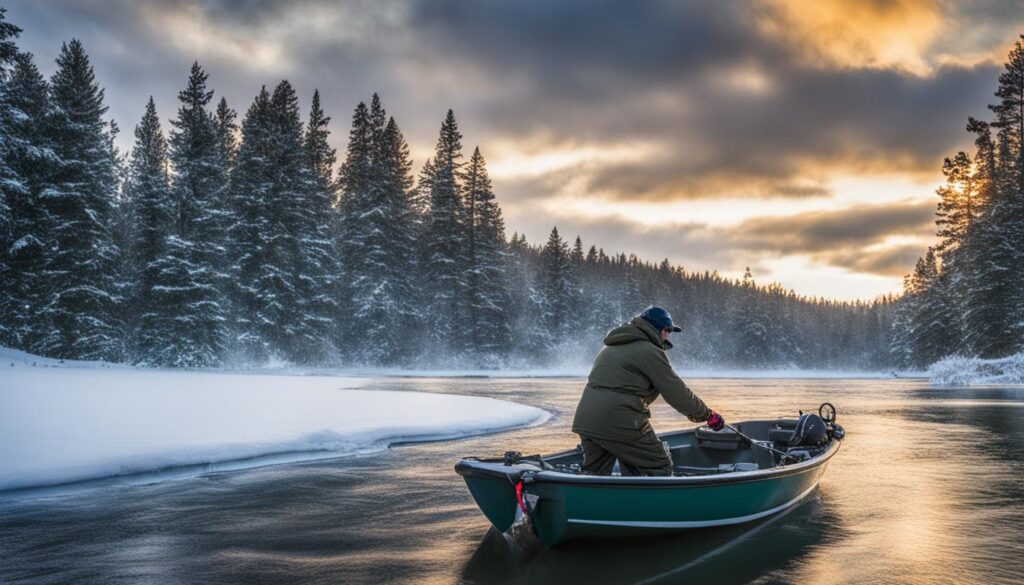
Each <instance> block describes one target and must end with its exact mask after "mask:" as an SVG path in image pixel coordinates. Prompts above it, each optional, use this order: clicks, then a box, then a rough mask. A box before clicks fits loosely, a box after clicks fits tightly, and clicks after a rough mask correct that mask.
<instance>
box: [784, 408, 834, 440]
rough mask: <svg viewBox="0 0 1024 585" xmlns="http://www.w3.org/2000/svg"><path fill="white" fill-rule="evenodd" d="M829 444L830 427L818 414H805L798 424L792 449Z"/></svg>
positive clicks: (794, 432)
mask: <svg viewBox="0 0 1024 585" xmlns="http://www.w3.org/2000/svg"><path fill="white" fill-rule="evenodd" d="M827 442H828V425H826V424H825V421H823V420H821V417H820V416H818V415H816V414H804V415H801V416H800V420H799V421H797V423H796V429H795V430H794V431H793V439H792V440H791V441H790V442H789V446H790V447H820V446H821V445H824V444H825V443H827Z"/></svg>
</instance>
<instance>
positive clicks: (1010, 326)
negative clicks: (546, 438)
mask: <svg viewBox="0 0 1024 585" xmlns="http://www.w3.org/2000/svg"><path fill="white" fill-rule="evenodd" d="M1005 69H1006V70H1005V71H1004V72H1003V74H1001V75H1000V76H999V88H998V89H997V90H996V97H998V98H1000V101H999V103H997V104H995V105H992V106H989V108H990V109H991V110H992V111H993V112H994V113H995V120H994V121H993V122H992V124H991V126H992V127H993V128H996V129H998V133H997V139H996V156H995V176H994V179H995V180H994V185H993V188H992V193H991V197H990V198H989V200H988V201H987V202H986V203H985V206H984V208H983V211H982V214H983V216H982V218H981V220H980V221H979V222H978V225H977V232H978V234H977V245H978V249H979V250H984V254H980V255H978V256H977V257H976V258H975V261H976V262H978V263H979V264H978V266H977V270H978V273H977V275H976V276H975V278H974V279H972V280H973V282H972V284H973V287H972V290H971V291H970V297H971V301H970V302H971V304H972V305H973V307H972V312H974V316H973V317H974V319H975V324H974V325H973V326H972V327H971V328H973V329H974V330H975V331H977V330H978V329H979V328H983V329H984V330H985V332H986V333H985V334H983V335H976V334H975V335H970V334H969V336H970V337H971V338H972V339H973V341H974V344H975V345H974V347H973V349H974V350H975V351H976V352H977V353H978V354H980V355H981V356H983V357H1001V356H1005V355H1009V354H1011V353H1014V352H1016V351H1020V349H1021V348H1022V345H1024V332H1022V328H1024V325H1022V324H1024V296H1022V291H1024V280H1022V279H1024V272H1022V271H1020V270H1017V269H1015V267H1017V266H1020V265H1021V264H1022V262H1024V246H1021V242H1024V46H1022V45H1021V42H1020V41H1018V42H1017V43H1016V44H1015V45H1014V48H1013V49H1012V50H1011V51H1010V55H1009V60H1008V62H1007V63H1006V66H1005ZM982 316H983V317H982ZM979 319H981V321H982V322H981V323H978V322H977V321H978V320H979Z"/></svg>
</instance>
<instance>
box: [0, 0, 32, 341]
mask: <svg viewBox="0 0 1024 585" xmlns="http://www.w3.org/2000/svg"><path fill="white" fill-rule="evenodd" d="M6 12H7V9H6V8H2V7H0V344H4V345H19V344H20V342H21V338H22V332H23V329H24V325H23V324H22V323H18V322H17V321H19V320H21V319H23V318H24V316H25V313H26V312H27V311H26V308H27V306H28V305H27V299H26V298H25V295H26V293H27V289H26V285H25V283H24V282H19V281H21V280H23V279H21V278H20V274H19V272H20V271H19V270H18V268H16V267H15V264H16V263H17V261H16V260H15V259H13V258H12V257H11V256H14V255H16V254H17V253H18V249H19V248H20V246H19V248H14V243H15V242H18V241H20V238H19V237H18V236H17V234H16V232H17V231H18V228H17V224H18V217H17V215H16V212H15V211H14V210H13V209H12V207H15V206H17V205H18V203H17V201H18V200H24V199H26V198H27V196H28V187H27V186H26V185H25V184H24V179H23V178H22V177H21V176H20V175H19V173H17V171H16V170H15V169H13V168H12V165H11V164H10V162H11V159H12V158H13V157H14V156H15V155H16V152H17V150H18V148H19V146H18V145H17V138H16V136H15V134H16V130H15V128H14V126H15V125H16V124H17V120H18V119H19V116H18V114H17V112H18V108H17V106H16V105H15V104H13V103H11V102H12V99H13V98H15V97H16V96H15V94H14V93H13V92H12V91H11V83H10V82H9V80H8V68H9V67H10V66H11V64H12V63H13V62H14V61H15V58H16V57H17V55H18V47H17V45H16V44H15V43H14V39H15V38H17V37H18V35H20V34H21V29H20V28H18V27H16V26H14V25H13V24H11V23H9V22H6V20H5V18H4V15H5V13H6Z"/></svg>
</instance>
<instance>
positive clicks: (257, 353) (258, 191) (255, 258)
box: [228, 87, 277, 362]
mask: <svg viewBox="0 0 1024 585" xmlns="http://www.w3.org/2000/svg"><path fill="white" fill-rule="evenodd" d="M241 136H242V138H241V143H240V146H239V148H238V155H237V158H236V159H235V166H234V169H233V171H232V175H231V192H230V196H231V210H232V218H233V221H232V223H231V224H230V226H229V227H228V243H229V245H230V248H229V257H230V269H231V282H232V283H233V286H232V289H231V292H232V298H233V310H234V327H235V331H234V341H233V345H234V347H233V350H234V351H236V352H238V354H240V357H242V358H244V359H249V360H254V361H257V362H261V361H266V360H267V359H268V358H269V357H270V355H271V354H272V353H273V347H272V346H271V345H270V343H269V342H268V340H267V339H266V337H265V336H264V332H265V330H266V329H269V328H272V327H273V326H274V323H275V321H274V318H275V317H276V316H277V315H276V311H275V312H271V311H269V310H268V309H276V308H277V307H276V305H275V304H274V303H273V299H267V298H265V297H264V294H263V290H262V286H261V285H262V281H263V280H264V279H265V278H267V273H271V274H275V273H276V267H275V265H274V262H273V260H274V259H273V258H272V256H271V252H272V251H271V241H272V238H273V235H272V234H271V233H270V230H271V227H272V224H271V219H270V217H269V215H268V211H269V209H268V208H269V207H270V205H269V203H268V202H269V200H270V198H271V184H272V181H273V178H274V177H273V174H272V169H271V168H270V166H269V162H270V161H269V160H268V157H269V154H270V151H271V148H272V143H273V141H274V127H273V120H272V115H271V110H270V94H269V93H267V89H266V87H263V88H261V89H260V93H259V94H258V95H257V96H256V99H255V100H253V103H252V105H251V106H250V107H249V110H248V111H247V112H246V114H245V118H244V119H243V120H242V128H241Z"/></svg>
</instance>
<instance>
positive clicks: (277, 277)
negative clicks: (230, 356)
mask: <svg viewBox="0 0 1024 585" xmlns="http://www.w3.org/2000/svg"><path fill="white" fill-rule="evenodd" d="M307 157H308V153H307V150H306V148H305V146H304V142H303V128H302V122H301V120H300V117H299V107H298V98H297V96H296V95H295V90H294V89H293V88H292V86H291V84H290V83H288V82H287V81H282V82H281V83H279V84H278V85H277V87H276V88H275V89H274V93H273V95H271V94H268V93H267V90H266V88H263V89H262V90H261V91H260V93H259V95H258V96H257V97H256V99H255V100H254V102H253V104H252V106H251V107H250V108H249V111H248V112H246V115H245V119H244V120H243V122H242V142H241V146H240V148H239V150H238V157H237V159H236V162H235V168H234V171H233V175H232V189H231V197H232V207H233V211H234V218H235V221H234V223H233V224H232V226H231V228H230V231H229V235H230V242H231V243H232V253H231V256H232V260H233V261H232V267H233V268H232V270H233V282H234V283H235V287H234V297H235V299H236V302H235V305H236V309H237V310H236V318H237V323H238V336H237V340H238V350H239V351H240V352H241V353H242V356H243V357H244V358H247V359H250V360H256V361H265V360H267V359H269V358H271V357H278V358H283V359H286V360H289V361H292V362H307V361H310V360H314V359H321V357H322V356H320V355H318V353H319V351H320V350H322V349H323V347H322V345H321V344H322V343H323V342H324V339H323V338H322V336H321V334H320V332H319V330H310V329H308V327H310V326H311V323H312V322H314V321H319V320H320V319H319V317H318V316H317V314H316V313H315V311H314V307H313V305H314V303H313V302H312V301H311V300H310V299H311V298H312V295H311V292H312V293H315V294H320V293H322V291H318V290H313V289H314V288H315V282H316V279H317V278H318V277H317V276H316V275H314V274H313V272H314V271H315V270H316V260H317V259H316V257H315V255H313V254H312V253H311V248H312V247H317V246H320V245H321V244H324V243H323V242H320V241H318V240H317V234H316V233H315V229H314V228H315V226H314V225H312V221H313V220H312V219H311V218H313V217H315V216H316V214H317V213H318V211H317V210H313V209H310V207H311V206H310V202H309V197H310V189H311V186H312V185H313V184H314V180H313V173H312V171H311V170H310V166H309V161H308V158H307ZM311 311H314V312H311ZM317 327H320V324H318V325H317Z"/></svg>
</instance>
